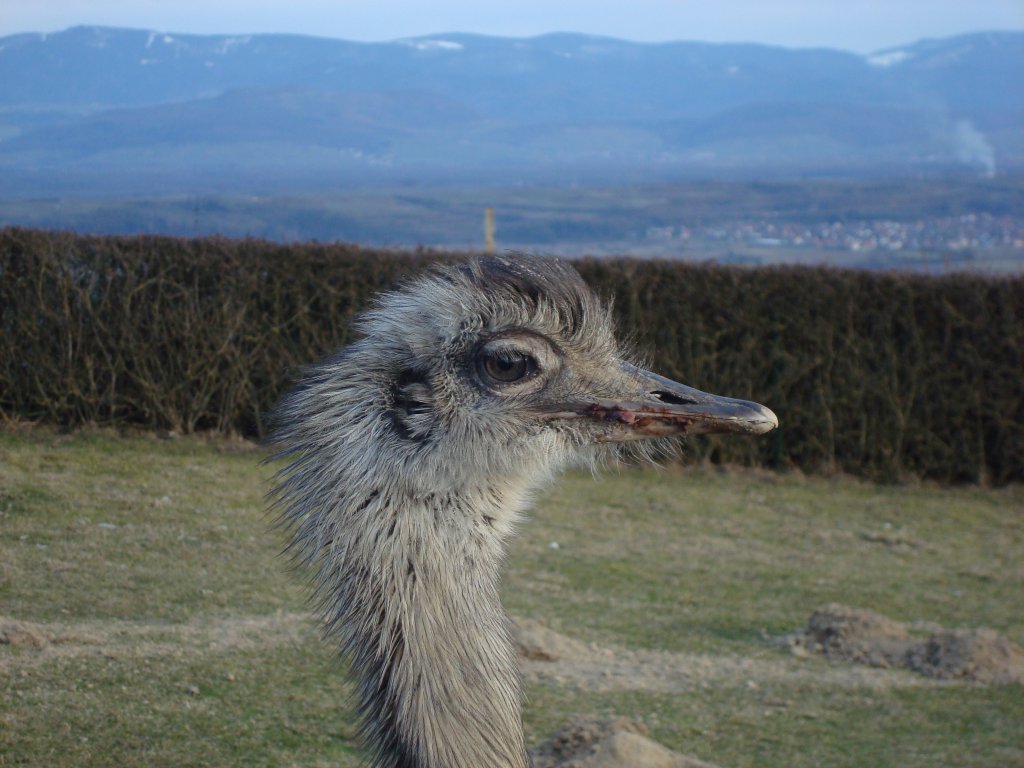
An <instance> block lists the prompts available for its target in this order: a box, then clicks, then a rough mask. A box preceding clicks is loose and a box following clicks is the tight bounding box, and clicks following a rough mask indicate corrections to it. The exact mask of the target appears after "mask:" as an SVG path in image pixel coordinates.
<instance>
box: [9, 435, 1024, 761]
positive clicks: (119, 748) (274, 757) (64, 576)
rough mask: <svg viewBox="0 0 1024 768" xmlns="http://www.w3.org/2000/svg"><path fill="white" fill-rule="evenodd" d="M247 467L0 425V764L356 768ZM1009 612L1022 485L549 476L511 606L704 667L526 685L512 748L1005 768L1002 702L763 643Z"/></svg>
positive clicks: (996, 622)
mask: <svg viewBox="0 0 1024 768" xmlns="http://www.w3.org/2000/svg"><path fill="white" fill-rule="evenodd" d="M260 458H261V454H260V453H259V452H258V451H256V450H254V449H253V448H252V447H250V446H248V445H246V444H243V443H234V442H226V441H210V442H207V441H203V440H200V439H178V440H170V441H161V440H156V439H154V438H148V437H144V436H135V437H118V436H115V435H112V434H109V433H99V432H80V433H76V434H74V435H58V434H56V433H53V432H50V431H46V430H36V429H32V430H20V431H7V432H0V617H3V618H0V625H2V624H3V623H4V622H6V623H7V625H8V626H10V625H11V622H19V623H21V625H22V626H23V627H24V628H27V629H26V632H27V633H28V635H27V636H28V638H29V639H28V641H25V642H22V643H20V644H13V645H0V766H4V768H6V767H7V766H140V765H145V766H328V765H341V766H355V765H359V764H360V758H359V752H358V749H357V747H356V745H355V743H354V740H353V733H354V727H353V719H352V716H351V712H350V706H349V705H350V689H349V687H348V685H347V683H346V681H345V677H344V674H343V671H344V669H343V665H342V664H341V662H339V661H337V660H336V659H335V658H334V657H333V655H332V653H331V650H330V649H329V648H328V647H326V646H325V645H324V644H323V643H321V642H320V641H319V640H318V638H317V636H316V632H315V629H314V626H313V624H312V622H311V621H310V620H309V619H308V618H307V617H306V609H305V605H304V593H303V590H302V588H301V585H299V584H297V583H296V582H295V581H294V580H293V579H292V578H291V577H290V576H289V575H288V573H287V572H286V568H285V563H284V561H283V560H282V559H281V558H280V557H279V556H278V554H277V553H278V551H279V549H280V546H281V541H280V539H279V535H278V534H277V533H275V532H273V531H272V530H270V521H269V520H268V518H267V516H266V514H265V512H264V511H263V507H264V502H263V494H264V493H265V491H266V488H267V484H268V483H267V480H268V477H269V475H270V473H271V471H272V468H271V467H266V466H260V465H259V463H258V462H259V459H260ZM555 543H557V547H556V546H554V544H555ZM1022 596H1024V489H1022V488H1007V489H995V490H992V489H980V488H956V489H943V488H937V487H929V486H899V487H895V486H889V487H885V486H877V485H873V484H868V483H864V482H860V481H857V480H853V479H846V478H839V479H825V478H805V477H802V476H798V475H788V476H779V475H769V474H762V473H752V472H742V471H732V472H719V471H716V470H711V469H691V470H680V469H670V470H664V471H655V470H651V469H643V470H639V469H629V470H622V471H618V472H610V473H608V474H605V475H603V476H601V477H599V478H597V479H596V480H595V479H593V478H591V477H590V476H589V475H584V474H570V475H569V476H567V477H566V478H564V479H563V481H562V482H561V483H559V484H558V485H557V486H555V487H554V488H552V489H550V490H549V491H547V492H546V493H545V494H543V496H542V497H541V500H540V502H539V504H538V506H537V509H536V510H535V512H534V514H533V516H532V519H531V520H530V521H529V522H528V523H527V524H526V525H524V526H523V529H522V533H521V536H520V538H519V539H518V540H517V541H516V543H515V545H514V547H513V550H512V553H511V557H510V559H509V564H508V570H507V578H506V589H505V602H506V605H507V606H508V608H509V610H510V612H511V613H512V614H514V615H517V616H523V617H529V618H533V619H537V620H539V621H540V622H542V623H544V624H546V625H548V626H549V627H551V628H553V629H555V630H557V631H559V632H561V633H563V634H565V635H568V636H571V637H573V638H575V639H578V640H582V641H585V642H587V643H595V644H598V645H600V646H602V647H604V648H607V649H611V653H612V656H611V657H610V658H613V659H614V658H616V654H617V655H618V657H620V658H628V659H632V660H633V661H636V660H637V659H641V660H642V659H648V660H652V659H653V660H659V659H660V660H662V663H664V664H671V663H674V662H673V661H672V660H674V659H690V660H699V661H700V666H699V670H698V671H699V672H700V674H695V675H693V676H691V677H690V678H687V679H690V680H691V681H692V684H689V685H677V686H675V688H672V687H671V686H666V685H658V684H656V683H657V681H658V680H659V679H664V680H667V679H675V678H674V677H673V674H674V673H672V670H669V669H667V668H666V669H664V670H659V669H647V670H646V671H645V672H644V673H643V674H641V675H638V677H637V678H636V681H635V683H631V682H630V681H629V680H626V681H625V682H623V681H622V680H621V679H620V677H621V676H620V677H614V676H613V677H612V678H611V679H613V680H617V681H618V682H615V683H614V684H610V685H604V686H588V685H584V684H581V683H580V681H579V680H577V679H576V678H573V677H571V676H569V677H565V676H562V675H559V674H551V675H539V676H538V675H532V676H528V679H529V680H530V684H529V687H528V694H529V702H528V705H527V709H526V721H527V729H528V734H529V738H530V739H531V741H533V742H539V741H541V740H543V739H544V738H547V737H548V736H549V735H550V734H551V733H552V732H553V731H554V730H556V729H557V728H558V727H559V726H561V725H562V724H563V723H565V722H566V721H567V720H569V719H570V718H571V717H572V716H573V715H577V714H579V715H610V714H616V715H623V716H627V717H630V718H633V719H636V720H639V721H642V722H644V723H645V724H646V725H647V726H648V728H649V729H650V731H651V735H652V736H653V737H654V738H656V739H657V740H659V741H661V742H662V743H664V744H666V745H668V746H670V747H672V748H673V749H677V750H680V751H682V752H686V753H688V754H692V755H695V756H698V757H700V758H702V759H704V760H708V761H710V762H713V763H716V764H718V765H720V766H722V767H723V768H740V767H741V766H759V767H760V766H793V767H799V766H837V767H838V766H864V767H865V768H867V767H868V766H870V767H872V768H875V767H877V766H929V768H931V767H934V766H991V767H992V768H996V767H997V766H998V767H999V768H1003V767H1005V766H1015V765H1016V766H1024V726H1022V723H1024V689H1022V687H1021V686H1003V687H985V686H980V685H975V684H969V683H959V682H942V681H934V680H929V679H926V678H923V677H921V676H918V675H916V674H914V673H912V672H905V671H895V670H871V669H865V668H853V667H851V666H848V665H842V664H838V663H831V662H827V661H824V660H820V659H815V658H798V657H795V656H793V655H791V654H789V653H788V652H786V651H785V650H782V649H780V648H779V647H778V646H777V644H775V643H774V642H773V638H776V637H778V636H780V635H783V634H785V633H788V632H791V631H793V630H795V629H797V628H799V627H800V626H802V625H803V624H804V623H805V621H806V619H807V616H808V614H809V613H810V612H811V611H812V610H813V609H814V608H815V607H817V606H819V605H821V604H824V603H828V602H833V601H834V602H842V603H847V604H850V605H857V606H862V607H866V608H872V609H875V610H877V611H880V612H882V613H885V614H887V615H889V616H891V617H893V618H895V619H899V620H901V621H908V622H927V623H937V624H941V625H944V626H949V627H961V626H962V627H978V626H985V627H990V628H992V629H996V630H998V631H1000V632H1003V633H1005V634H1006V635H1007V636H1008V637H1009V638H1010V639H1011V640H1014V641H1016V642H1018V643H1020V642H1022V641H1024V611H1022V606H1024V602H1022V600H1024V598H1022ZM655 651H657V653H654V652H655ZM650 663H656V661H655V662H650ZM662 672H664V674H662Z"/></svg>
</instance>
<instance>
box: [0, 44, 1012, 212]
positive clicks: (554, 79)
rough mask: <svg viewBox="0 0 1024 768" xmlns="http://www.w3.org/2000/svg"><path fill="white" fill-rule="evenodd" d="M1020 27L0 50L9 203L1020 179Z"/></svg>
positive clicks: (1, 144)
mask: <svg viewBox="0 0 1024 768" xmlns="http://www.w3.org/2000/svg"><path fill="white" fill-rule="evenodd" d="M1022 75H1024V33H1009V32H1000V33H985V34H975V35H967V36H961V37H954V38H948V39H943V40H925V41H921V42H918V43H914V44H912V45H907V46H905V47H902V48H899V49H889V50H884V51H879V52H877V53H875V54H872V55H870V56H859V55H855V54H852V53H845V52H840V51H834V50H825V49H807V50H793V49H784V48H775V47H769V46H761V45H719V44H714V45H713V44H706V43H693V42H679V43H664V44H640V43H631V42H624V41H621V40H614V39H607V38H598V37H591V36H584V35H572V34H557V35H545V36H542V37H537V38H530V39H506V38H494V37H482V36H476V35H465V34H451V35H441V36H435V37H430V38H415V39H408V40H399V41H395V42H390V43H373V44H368V43H353V42H346V41H342V40H330V39H324V38H315V37H301V36H286V35H254V36H245V37H224V36H193V35H169V34H163V33H158V32H152V31H143V30H125V29H109V28H96V27H78V28H74V29H70V30H67V31H65V32H61V33H58V34H51V35H38V34H22V35H14V36H9V37H5V38H0V175H2V176H3V178H5V180H6V181H5V183H4V184H3V185H0V197H6V198H12V197H36V196H67V195H104V194H124V195H133V194H148V195H154V194H161V193H175V192H184V193H218V192H238V191H251V192H253V193H258V192H263V193H266V192H270V191H283V190H296V191H315V190H316V189H318V188H321V189H322V188H334V187H338V186H351V185H358V184H367V183H381V182H382V183H395V182H407V181H414V182H438V181H466V180H469V181H473V182H488V183H500V184H502V185H508V184H514V183H517V182H572V181H580V182H593V181H600V182H601V183H622V182H633V181H641V180H642V181H649V180H652V179H671V178H695V177H718V178H752V177H759V176H873V175H876V176H877V175H889V176H892V175H897V176H898V175H918V176H919V175H922V174H923V175H928V174H935V175H940V174H963V175H992V174H994V173H1004V172H1006V173H1017V172H1020V171H1022V170H1024V130H1022V126H1024V76H1022Z"/></svg>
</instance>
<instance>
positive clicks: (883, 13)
mask: <svg viewBox="0 0 1024 768" xmlns="http://www.w3.org/2000/svg"><path fill="white" fill-rule="evenodd" d="M78 24H95V25H103V26H120V27H137V28H144V29H155V30H158V31H162V32H181V33H186V32H191V33H256V32H296V33H302V34H315V35H321V36H325V37H339V38H344V39H349V40H393V39H395V38H400V37H411V36H416V35H428V34H435V33H439V32H455V31H458V32H479V33H483V34H492V35H503V36H513V37H520V36H529V35H537V34H542V33H544V32H554V31H570V32H587V33H591V34H597V35H610V36H613V37H621V38H625V39H629V40H643V41H660V40H706V41H711V42H725V41H732V42H761V43H770V44H775V45H785V46H800V47H804V46H827V47H830V48H843V49H846V50H852V51H860V52H867V51H873V50H877V49H879V48H884V47H889V46H895V45H900V44H903V43H909V42H913V41H915V40H918V39H920V38H923V37H945V36H948V35H954V34H959V33H963V32H975V31H982V30H991V29H1017V30H1024V0H778V1H776V0H715V1H713V2H709V0H629V1H628V2H621V1H619V2H584V1H583V0H568V2H559V1H558V0H476V1H475V2H474V1H472V0H287V1H284V2H282V0H0V35H8V34H13V33H15V32H53V31H57V30H60V29H64V28H66V27H70V26H75V25H78Z"/></svg>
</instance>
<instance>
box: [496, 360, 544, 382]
mask: <svg viewBox="0 0 1024 768" xmlns="http://www.w3.org/2000/svg"><path fill="white" fill-rule="evenodd" d="M483 364H484V366H483V367H484V373H486V374H487V375H488V376H489V377H490V378H492V379H494V380H495V381H500V382H502V383H505V384H508V383H511V382H513V381H519V380H520V379H524V378H526V377H527V376H529V375H530V374H531V373H533V370H534V367H535V366H534V363H533V360H532V359H530V358H529V357H527V356H525V355H492V356H488V357H485V358H484V360H483Z"/></svg>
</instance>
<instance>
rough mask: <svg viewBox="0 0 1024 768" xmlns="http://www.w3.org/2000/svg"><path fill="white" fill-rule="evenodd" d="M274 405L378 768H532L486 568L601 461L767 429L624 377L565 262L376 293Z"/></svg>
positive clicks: (305, 538)
mask: <svg viewBox="0 0 1024 768" xmlns="http://www.w3.org/2000/svg"><path fill="white" fill-rule="evenodd" d="M357 332H358V334H359V338H358V340H357V341H355V342H354V343H353V344H351V345H350V346H348V347H347V348H345V349H343V350H341V351H340V352H338V353H337V354H335V355H334V356H333V357H330V358H328V359H326V360H325V361H323V362H322V363H320V364H318V365H316V366H315V367H313V368H312V369H310V370H309V371H308V372H307V373H306V374H305V375H304V377H303V379H302V380H301V381H300V382H299V383H298V385H297V386H296V387H295V388H294V389H293V390H292V391H291V392H290V393H289V394H287V395H286V396H285V397H284V399H283V400H282V402H281V404H280V405H279V407H278V411H277V423H278V431H277V434H276V441H277V443H278V444H279V446H280V452H279V454H278V455H279V456H282V457H284V458H286V459H287V460H288V464H287V466H286V467H285V468H284V469H282V470H281V471H280V472H279V474H278V475H277V477H276V478H275V481H276V487H275V488H274V491H273V496H274V499H275V501H274V505H275V507H276V508H277V509H278V510H279V512H280V515H281V520H282V522H283V524H284V525H285V527H286V529H287V530H288V534H289V548H290V551H291V553H292V555H293V556H294V557H295V559H296V561H297V562H298V563H299V564H300V565H301V566H303V567H304V569H305V570H306V572H307V573H308V575H309V577H310V582H311V585H312V595H313V598H314V601H315V605H316V607H317V611H318V616H319V619H320V620H321V623H322V626H323V630H324V632H325V633H326V636H327V637H328V638H330V639H331V640H332V641H333V642H334V643H336V644H337V645H338V646H339V649H340V651H341V652H342V653H343V654H344V656H345V657H346V658H347V659H348V661H349V664H350V669H351V674H352V675H353V677H354V681H355V684H356V696H357V700H358V706H359V712H360V717H361V724H362V734H363V738H364V740H365V742H366V744H367V746H368V747H369V748H370V749H371V751H372V754H373V759H374V765H375V766H379V767H380V768H524V767H525V766H527V765H528V764H529V758H528V755H527V750H526V743H525V739H524V736H523V726H522V719H521V704H522V694H521V688H520V675H519V670H518V667H517V660H516V653H515V650H514V647H513V643H512V641H511V635H510V622H509V619H508V618H507V616H506V614H505V613H504V611H503V609H502V606H501V603H500V600H499V584H500V578H501V569H502V562H503V559H504V557H505V552H506V548H507V546H508V543H509V539H510V538H511V537H512V536H513V535H514V533H515V529H516V524H517V522H518V521H519V520H520V515H521V514H522V512H523V510H524V509H525V508H526V506H527V505H528V504H529V501H530V496H531V492H532V491H534V490H535V489H537V488H538V487H539V486H541V485H542V484H544V483H545V482H547V481H549V480H550V479H551V478H552V477H553V476H554V475H555V474H556V473H557V472H558V471H559V470H561V469H563V468H565V467H567V466H569V465H573V464H578V463H580V462H583V463H587V462H593V461H595V460H597V459H599V458H600V457H601V455H602V454H606V453H608V452H609V451H613V450H614V449H615V448H614V444H618V443H622V442H624V441H635V440H664V439H667V438H671V437H672V436H675V435H687V434H695V433H699V432H738V433H746V434H761V433H764V432H768V431H770V430H772V429H774V428H775V427H776V426H777V424H778V422H777V420H776V417H775V414H773V413H772V412H771V411H770V410H768V409H767V408H765V407H764V406H761V405H758V404H756V403H751V402H747V401H743V400H733V399H729V398H724V397H718V396H714V395H710V394H707V393H704V392H701V391H698V390H696V389H692V388H690V387H687V386H684V385H682V384H679V383H676V382H674V381H671V380H669V379H667V378H663V377H661V376H659V375H657V374H654V373H651V372H649V371H647V370H644V369H643V368H641V367H638V366H637V365H634V364H632V363H630V362H629V361H628V360H627V359H626V356H625V355H624V353H623V350H622V347H621V346H620V345H619V344H618V342H617V341H616V338H615V334H614V328H613V322H612V316H611V313H610V310H609V308H608V307H607V306H606V305H605V304H603V303H602V302H601V301H600V300H599V299H598V297H597V296H596V295H595V294H594V293H593V292H592V291H591V289H590V288H589V287H588V286H587V285H586V284H585V283H584V281H583V280H582V278H581V277H580V276H579V274H578V273H577V272H576V271H575V270H574V269H573V268H572V267H571V266H569V265H567V264H565V263H564V262H561V261H558V260H556V259H553V258H546V257H516V256H507V257H488V258H479V259H474V260H471V261H469V262H467V263H464V264H461V265H458V266H442V267H436V268H434V269H433V270H432V271H430V272H428V273H427V274H425V275H423V276H421V277H419V278H417V279H415V280H413V281H411V282H408V283H407V284H405V285H404V287H402V288H400V289H398V290H396V291H394V292H391V293H386V294H383V295H381V296H380V297H378V299H377V301H376V303H375V305H374V306H373V308H371V309H370V310H369V311H368V312H366V313H365V314H364V315H363V316H362V317H361V319H360V320H359V321H358V323H357Z"/></svg>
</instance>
